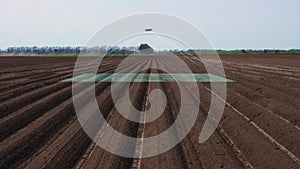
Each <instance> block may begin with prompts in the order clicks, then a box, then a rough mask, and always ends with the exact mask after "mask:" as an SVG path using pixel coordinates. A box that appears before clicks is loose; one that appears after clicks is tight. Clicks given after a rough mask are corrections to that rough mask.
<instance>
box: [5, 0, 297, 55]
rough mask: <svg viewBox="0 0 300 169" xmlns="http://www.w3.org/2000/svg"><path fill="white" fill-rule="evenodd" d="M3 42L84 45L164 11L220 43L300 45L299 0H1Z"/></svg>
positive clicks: (222, 46) (227, 45) (228, 46)
mask: <svg viewBox="0 0 300 169" xmlns="http://www.w3.org/2000/svg"><path fill="white" fill-rule="evenodd" d="M0 4H1V10H0V48H1V49H4V48H7V47H10V46H34V45H36V46H68V45H70V46H83V45H84V44H85V43H86V42H87V41H88V40H89V38H90V37H91V36H92V35H93V34H94V33H95V32H97V31H98V30H100V29H101V28H102V27H103V26H105V25H107V24H109V23H110V22H112V21H114V20H117V19H119V18H121V17H124V16H128V15H132V14H136V13H142V12H162V13H165V14H171V15H175V16H178V17H180V18H183V19H185V20H186V21H188V22H190V23H192V24H193V25H195V26H196V27H197V28H199V29H200V30H201V31H202V32H203V33H204V34H205V35H206V36H207V37H208V38H209V39H210V41H211V42H212V43H213V45H214V46H215V47H216V48H218V49H237V48H247V49H249V48H256V49H262V48H281V49H287V48H300V33H299V31H300V22H299V21H300V19H299V16H300V10H299V9H300V1H299V0H181V1H178V0H148V1H143V0H129V1H125V0H1V1H0Z"/></svg>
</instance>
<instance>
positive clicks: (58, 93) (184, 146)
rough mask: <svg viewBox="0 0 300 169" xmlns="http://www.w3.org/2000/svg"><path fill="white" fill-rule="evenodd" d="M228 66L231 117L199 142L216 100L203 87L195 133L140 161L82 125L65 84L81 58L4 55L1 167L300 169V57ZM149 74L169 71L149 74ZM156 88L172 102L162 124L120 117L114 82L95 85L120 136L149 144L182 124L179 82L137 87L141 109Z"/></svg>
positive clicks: (228, 60)
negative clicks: (106, 145)
mask: <svg viewBox="0 0 300 169" xmlns="http://www.w3.org/2000/svg"><path fill="white" fill-rule="evenodd" d="M220 58H221V60H222V62H223V66H224V68H225V72H226V76H227V77H228V78H229V79H232V80H235V81H236V83H228V84H227V100H226V107H225V111H224V114H223V117H222V120H221V122H220V124H219V126H218V128H217V130H216V131H215V132H214V133H213V135H212V136H211V137H210V139H209V140H207V141H206V142H205V143H203V144H199V142H198V138H199V133H200V131H201V130H202V127H203V123H204V121H205V120H206V117H207V112H208V108H209V105H210V98H211V95H212V93H211V91H210V84H208V83H198V87H199V93H200V97H201V105H200V107H199V113H198V117H197V119H196V123H195V125H194V127H193V128H192V130H191V131H190V133H189V134H188V135H187V136H186V137H185V138H184V139H183V140H182V142H181V143H180V144H178V145H177V146H175V147H174V148H173V149H171V150H169V151H167V152H165V153H163V154H160V155H158V156H155V157H150V158H142V159H138V158H137V159H131V158H123V157H120V156H117V155H114V154H111V153H109V152H107V151H105V150H103V149H102V148H100V147H98V146H96V145H95V143H93V141H92V140H91V139H90V138H89V137H88V136H87V135H86V134H85V132H84V131H83V129H82V128H81V126H80V124H79V122H78V121H77V119H76V113H75V110H74V107H73V100H72V86H71V85H72V84H71V83H59V82H58V81H60V80H62V79H65V78H68V77H71V76H72V72H73V66H74V63H75V61H76V58H71V57H47V58H42V57H1V58H0V168H151V169H152V168H193V169H194V168H278V169H279V168H280V169H282V168H300V160H299V158H300V151H299V150H300V144H299V142H300V128H299V126H300V105H299V103H300V97H299V96H300V55H221V56H220ZM122 59H123V57H111V58H110V59H108V60H106V61H105V62H104V63H102V66H101V70H99V72H113V71H114V69H115V68H116V66H117V65H118V63H120V62H121V61H122ZM181 59H182V60H184V61H185V62H186V63H188V65H189V66H190V68H191V69H192V71H193V72H205V68H204V67H203V65H202V64H201V63H200V62H199V61H198V60H197V58H187V57H183V56H181ZM145 64H147V63H145ZM157 64H162V65H167V64H168V63H159V60H158V62H157ZM141 65H142V64H141ZM141 65H140V66H141ZM133 66H134V65H133ZM136 66H139V65H136ZM149 71H151V72H156V73H157V72H160V71H159V70H153V69H152V70H145V72H149ZM90 85H91V84H88V83H87V84H85V85H84V86H82V87H83V88H86V89H87V90H83V91H82V92H79V93H77V94H76V97H82V98H83V99H84V100H85V102H84V105H86V106H85V107H84V108H83V110H84V111H91V112H94V111H95V109H93V108H90V106H89V105H90V99H89V97H88V92H90V91H89V90H90ZM153 89H161V90H163V91H164V92H165V94H166V97H167V99H168V104H167V106H166V109H165V111H164V112H163V114H162V115H161V116H160V117H159V118H158V119H156V120H155V121H153V122H150V123H146V124H145V125H144V124H139V123H135V122H132V121H130V120H128V119H125V118H124V117H123V116H122V115H120V113H119V112H118V111H117V110H116V108H115V107H114V104H113V102H112V98H111V91H110V83H97V84H96V95H97V102H98V104H99V108H100V110H101V113H102V114H103V116H104V117H105V118H106V120H107V121H108V122H109V124H110V125H111V126H112V127H114V128H115V129H116V130H118V131H119V132H121V133H123V134H125V135H128V136H132V137H142V136H144V137H150V136H154V135H157V134H160V133H162V132H163V131H165V130H166V129H167V128H168V127H169V126H170V125H171V124H172V123H173V122H174V120H175V119H176V118H177V112H178V110H179V106H180V93H179V92H178V86H177V84H176V83H171V82H169V83H132V84H131V86H130V91H129V94H130V97H131V101H132V104H133V105H134V106H135V107H136V108H137V109H139V110H144V109H147V108H148V107H149V104H146V103H147V94H148V91H150V92H151V90H153ZM189 95H191V96H194V94H193V93H189ZM146 105H148V106H146ZM87 120H88V121H89V122H90V123H89V124H90V126H89V127H97V128H100V127H103V126H102V125H103V124H99V123H97V122H96V121H95V120H94V118H93V116H91V117H89V118H88V119H87ZM104 127H105V126H104ZM96 136H97V134H96V133H95V137H96ZM125 148H126V147H125ZM132 151H134V150H132Z"/></svg>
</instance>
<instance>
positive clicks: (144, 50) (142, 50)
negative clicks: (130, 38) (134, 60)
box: [139, 43, 154, 54]
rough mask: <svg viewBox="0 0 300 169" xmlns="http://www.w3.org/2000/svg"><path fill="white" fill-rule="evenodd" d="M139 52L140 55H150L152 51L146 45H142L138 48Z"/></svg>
mask: <svg viewBox="0 0 300 169" xmlns="http://www.w3.org/2000/svg"><path fill="white" fill-rule="evenodd" d="M139 52H140V53H142V54H151V53H153V52H154V50H153V48H152V47H151V46H149V45H148V44H147V43H143V44H141V45H140V46H139Z"/></svg>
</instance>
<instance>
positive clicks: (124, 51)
mask: <svg viewBox="0 0 300 169" xmlns="http://www.w3.org/2000/svg"><path fill="white" fill-rule="evenodd" d="M138 52H139V49H138V47H118V46H112V47H111V46H102V47H92V48H87V47H10V48H7V49H6V50H0V54H25V55H26V54H33V55H35V54H36V55H62V56H65V55H70V56H73V55H74V56H77V55H79V54H85V53H86V54H89V53H90V54H97V53H102V54H107V55H129V54H132V53H138ZM216 52H217V53H218V54H293V53H300V49H288V50H283V49H264V50H255V49H237V50H216V51H215V50H199V49H194V50H191V49H190V50H164V51H154V53H158V54H164V53H173V54H177V55H180V54H215V53H216Z"/></svg>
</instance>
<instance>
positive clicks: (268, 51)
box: [169, 49, 300, 55]
mask: <svg viewBox="0 0 300 169" xmlns="http://www.w3.org/2000/svg"><path fill="white" fill-rule="evenodd" d="M169 52H171V53H174V54H192V55H193V54H216V53H218V54H293V53H300V49H289V50H282V49H264V50H254V49H238V50H197V49H195V50H185V51H184V50H171V51H169Z"/></svg>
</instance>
